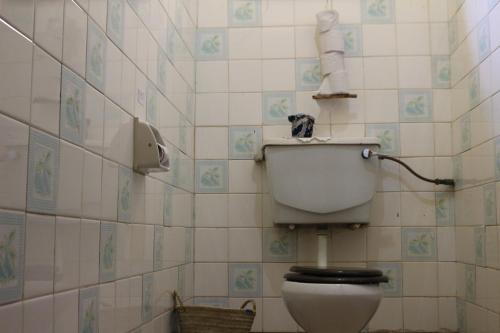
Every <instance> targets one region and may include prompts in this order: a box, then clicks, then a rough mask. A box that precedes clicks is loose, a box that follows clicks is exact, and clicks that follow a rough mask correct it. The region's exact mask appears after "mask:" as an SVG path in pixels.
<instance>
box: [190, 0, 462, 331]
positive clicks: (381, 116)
mask: <svg viewBox="0 0 500 333" xmlns="http://www.w3.org/2000/svg"><path fill="white" fill-rule="evenodd" d="M330 2H331V5H332V7H333V8H335V9H337V10H338V11H339V13H340V21H341V24H342V30H343V32H344V36H345V48H346V58H345V62H346V66H347V68H348V71H349V80H350V87H351V90H352V91H353V92H354V93H357V94H358V98H357V99H352V100H338V101H326V102H321V103H320V104H318V103H316V102H315V101H313V99H312V98H311V96H312V95H313V94H314V93H315V90H316V89H317V87H318V85H319V73H318V70H319V67H318V60H317V57H318V55H317V50H316V45H315V42H314V34H315V23H316V21H315V14H316V13H317V12H318V11H320V10H322V9H324V8H325V5H326V4H327V1H325V0H262V1H252V0H200V1H199V11H198V40H197V44H196V45H197V48H196V56H197V60H198V61H197V73H196V74H197V82H196V83H197V89H196V98H197V110H196V128H195V136H196V149H195V150H196V151H195V158H196V165H195V189H196V200H195V201H196V204H195V213H196V232H195V233H196V236H195V302H196V303H201V304H206V303H208V304H226V305H230V304H237V303H239V301H238V300H239V299H240V298H241V297H254V298H255V299H256V300H257V301H258V303H259V304H262V313H259V314H258V316H257V320H256V322H255V325H254V331H257V332H261V331H262V332H277V331H281V332H292V331H297V330H300V328H298V327H297V325H296V324H295V323H294V322H293V320H292V319H291V317H290V315H289V314H288V312H287V311H286V309H285V307H284V304H283V302H282V300H281V298H280V295H281V292H280V289H281V283H282V280H283V274H284V273H285V272H286V271H287V270H288V268H289V267H290V266H292V265H293V264H295V263H301V264H314V261H315V253H316V235H315V231H314V230H313V229H307V228H298V230H295V231H292V232H290V231H287V229H282V228H278V227H275V226H274V225H273V223H272V218H271V216H270V211H269V207H270V196H269V193H268V188H267V185H266V179H265V172H264V170H263V169H262V167H261V165H259V164H255V162H254V161H253V153H254V152H255V150H256V149H258V147H259V145H260V143H261V141H262V140H263V139H267V138H271V137H280V136H289V135H290V125H289V124H288V121H287V119H286V116H287V115H289V114H294V113H298V112H302V113H309V114H313V115H315V116H316V117H317V124H316V126H315V131H316V135H319V136H334V137H346V136H365V135H367V136H378V137H380V138H381V140H382V149H383V151H385V152H387V153H389V154H394V155H401V156H403V157H404V160H405V161H406V162H407V163H409V164H410V165H412V166H413V167H414V168H415V169H417V170H418V171H420V172H422V173H424V174H425V175H427V176H429V177H431V178H432V177H449V176H451V172H452V155H453V151H452V145H451V138H452V127H451V121H452V111H451V97H450V96H451V94H450V81H449V47H448V19H449V17H451V14H450V13H451V9H449V8H448V3H447V1H446V0H380V1H375V0H332V1H330ZM449 12H450V13H449ZM383 164H384V175H383V178H382V179H381V182H380V185H379V188H378V192H377V194H376V197H375V201H374V204H373V213H372V214H373V218H372V223H371V225H370V226H369V227H368V228H366V229H361V230H357V231H350V230H342V229H332V230H331V236H332V237H331V242H330V250H329V258H330V262H331V264H337V265H353V266H371V267H378V268H381V269H382V270H384V272H386V274H388V275H389V277H390V278H391V283H390V284H388V285H386V286H384V293H385V297H384V299H383V301H382V304H381V306H380V309H379V311H378V312H377V314H376V315H375V317H374V318H373V320H372V321H371V323H369V325H368V330H369V331H370V332H374V331H377V330H384V329H388V330H395V331H400V330H401V331H403V330H405V331H422V332H423V331H427V332H429V331H446V330H449V331H455V330H456V329H457V324H456V305H455V304H456V302H455V295H456V292H455V288H454V286H455V274H450V273H449V272H450V271H453V272H454V271H455V251H454V246H455V236H454V235H455V229H454V222H453V221H454V219H453V217H454V214H453V202H454V201H453V193H452V192H447V191H448V189H447V188H446V187H437V186H434V185H432V184H427V183H422V182H420V181H418V180H416V179H415V178H414V177H413V176H411V175H410V174H409V173H408V172H407V171H405V170H403V169H401V170H400V169H399V167H398V166H397V165H393V164H390V163H389V162H388V163H385V162H384V163H383Z"/></svg>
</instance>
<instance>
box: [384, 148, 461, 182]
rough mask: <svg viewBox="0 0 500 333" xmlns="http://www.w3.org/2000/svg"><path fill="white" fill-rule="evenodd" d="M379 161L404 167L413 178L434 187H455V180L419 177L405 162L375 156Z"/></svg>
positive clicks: (388, 157) (389, 157) (390, 157)
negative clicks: (434, 185) (387, 161)
mask: <svg viewBox="0 0 500 333" xmlns="http://www.w3.org/2000/svg"><path fill="white" fill-rule="evenodd" d="M376 156H377V157H378V159H379V160H391V161H393V162H396V163H399V164H401V165H402V166H404V167H405V168H406V169H407V170H408V171H410V172H411V173H412V174H413V175H414V176H415V177H417V178H419V179H421V180H423V181H424V182H429V183H434V184H436V185H449V186H455V180H453V179H442V178H435V179H430V178H427V177H424V176H421V175H419V174H418V173H417V172H416V171H415V170H413V169H412V168H411V167H410V166H409V165H408V164H406V163H405V162H403V161H401V160H399V159H397V158H395V157H392V156H389V155H383V154H376Z"/></svg>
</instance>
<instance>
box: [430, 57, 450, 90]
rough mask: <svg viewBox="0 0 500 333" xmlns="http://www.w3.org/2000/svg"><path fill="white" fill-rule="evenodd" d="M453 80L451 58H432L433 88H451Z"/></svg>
mask: <svg viewBox="0 0 500 333" xmlns="http://www.w3.org/2000/svg"><path fill="white" fill-rule="evenodd" d="M450 79H451V68H450V57H449V56H432V87H433V88H449V87H450Z"/></svg>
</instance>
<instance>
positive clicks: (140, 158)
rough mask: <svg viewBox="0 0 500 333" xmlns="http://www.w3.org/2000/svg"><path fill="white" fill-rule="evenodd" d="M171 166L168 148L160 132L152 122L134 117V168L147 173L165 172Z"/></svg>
mask: <svg viewBox="0 0 500 333" xmlns="http://www.w3.org/2000/svg"><path fill="white" fill-rule="evenodd" d="M169 167H170V161H169V157H168V150H167V147H166V146H165V143H164V142H163V139H162V138H161V135H160V132H158V130H157V129H156V128H155V127H154V126H153V125H151V124H149V123H147V122H145V121H142V120H140V119H139V118H135V119H134V170H135V171H137V172H139V173H142V174H147V173H150V172H165V171H168V170H169Z"/></svg>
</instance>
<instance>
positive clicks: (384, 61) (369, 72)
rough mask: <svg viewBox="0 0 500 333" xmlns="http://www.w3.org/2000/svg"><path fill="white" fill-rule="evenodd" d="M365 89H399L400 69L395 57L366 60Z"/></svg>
mask: <svg viewBox="0 0 500 333" xmlns="http://www.w3.org/2000/svg"><path fill="white" fill-rule="evenodd" d="M363 65H364V73H365V88H366V89H391V88H392V89H394V88H398V69H397V67H398V66H397V62H396V58H394V57H370V58H364V63H363Z"/></svg>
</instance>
